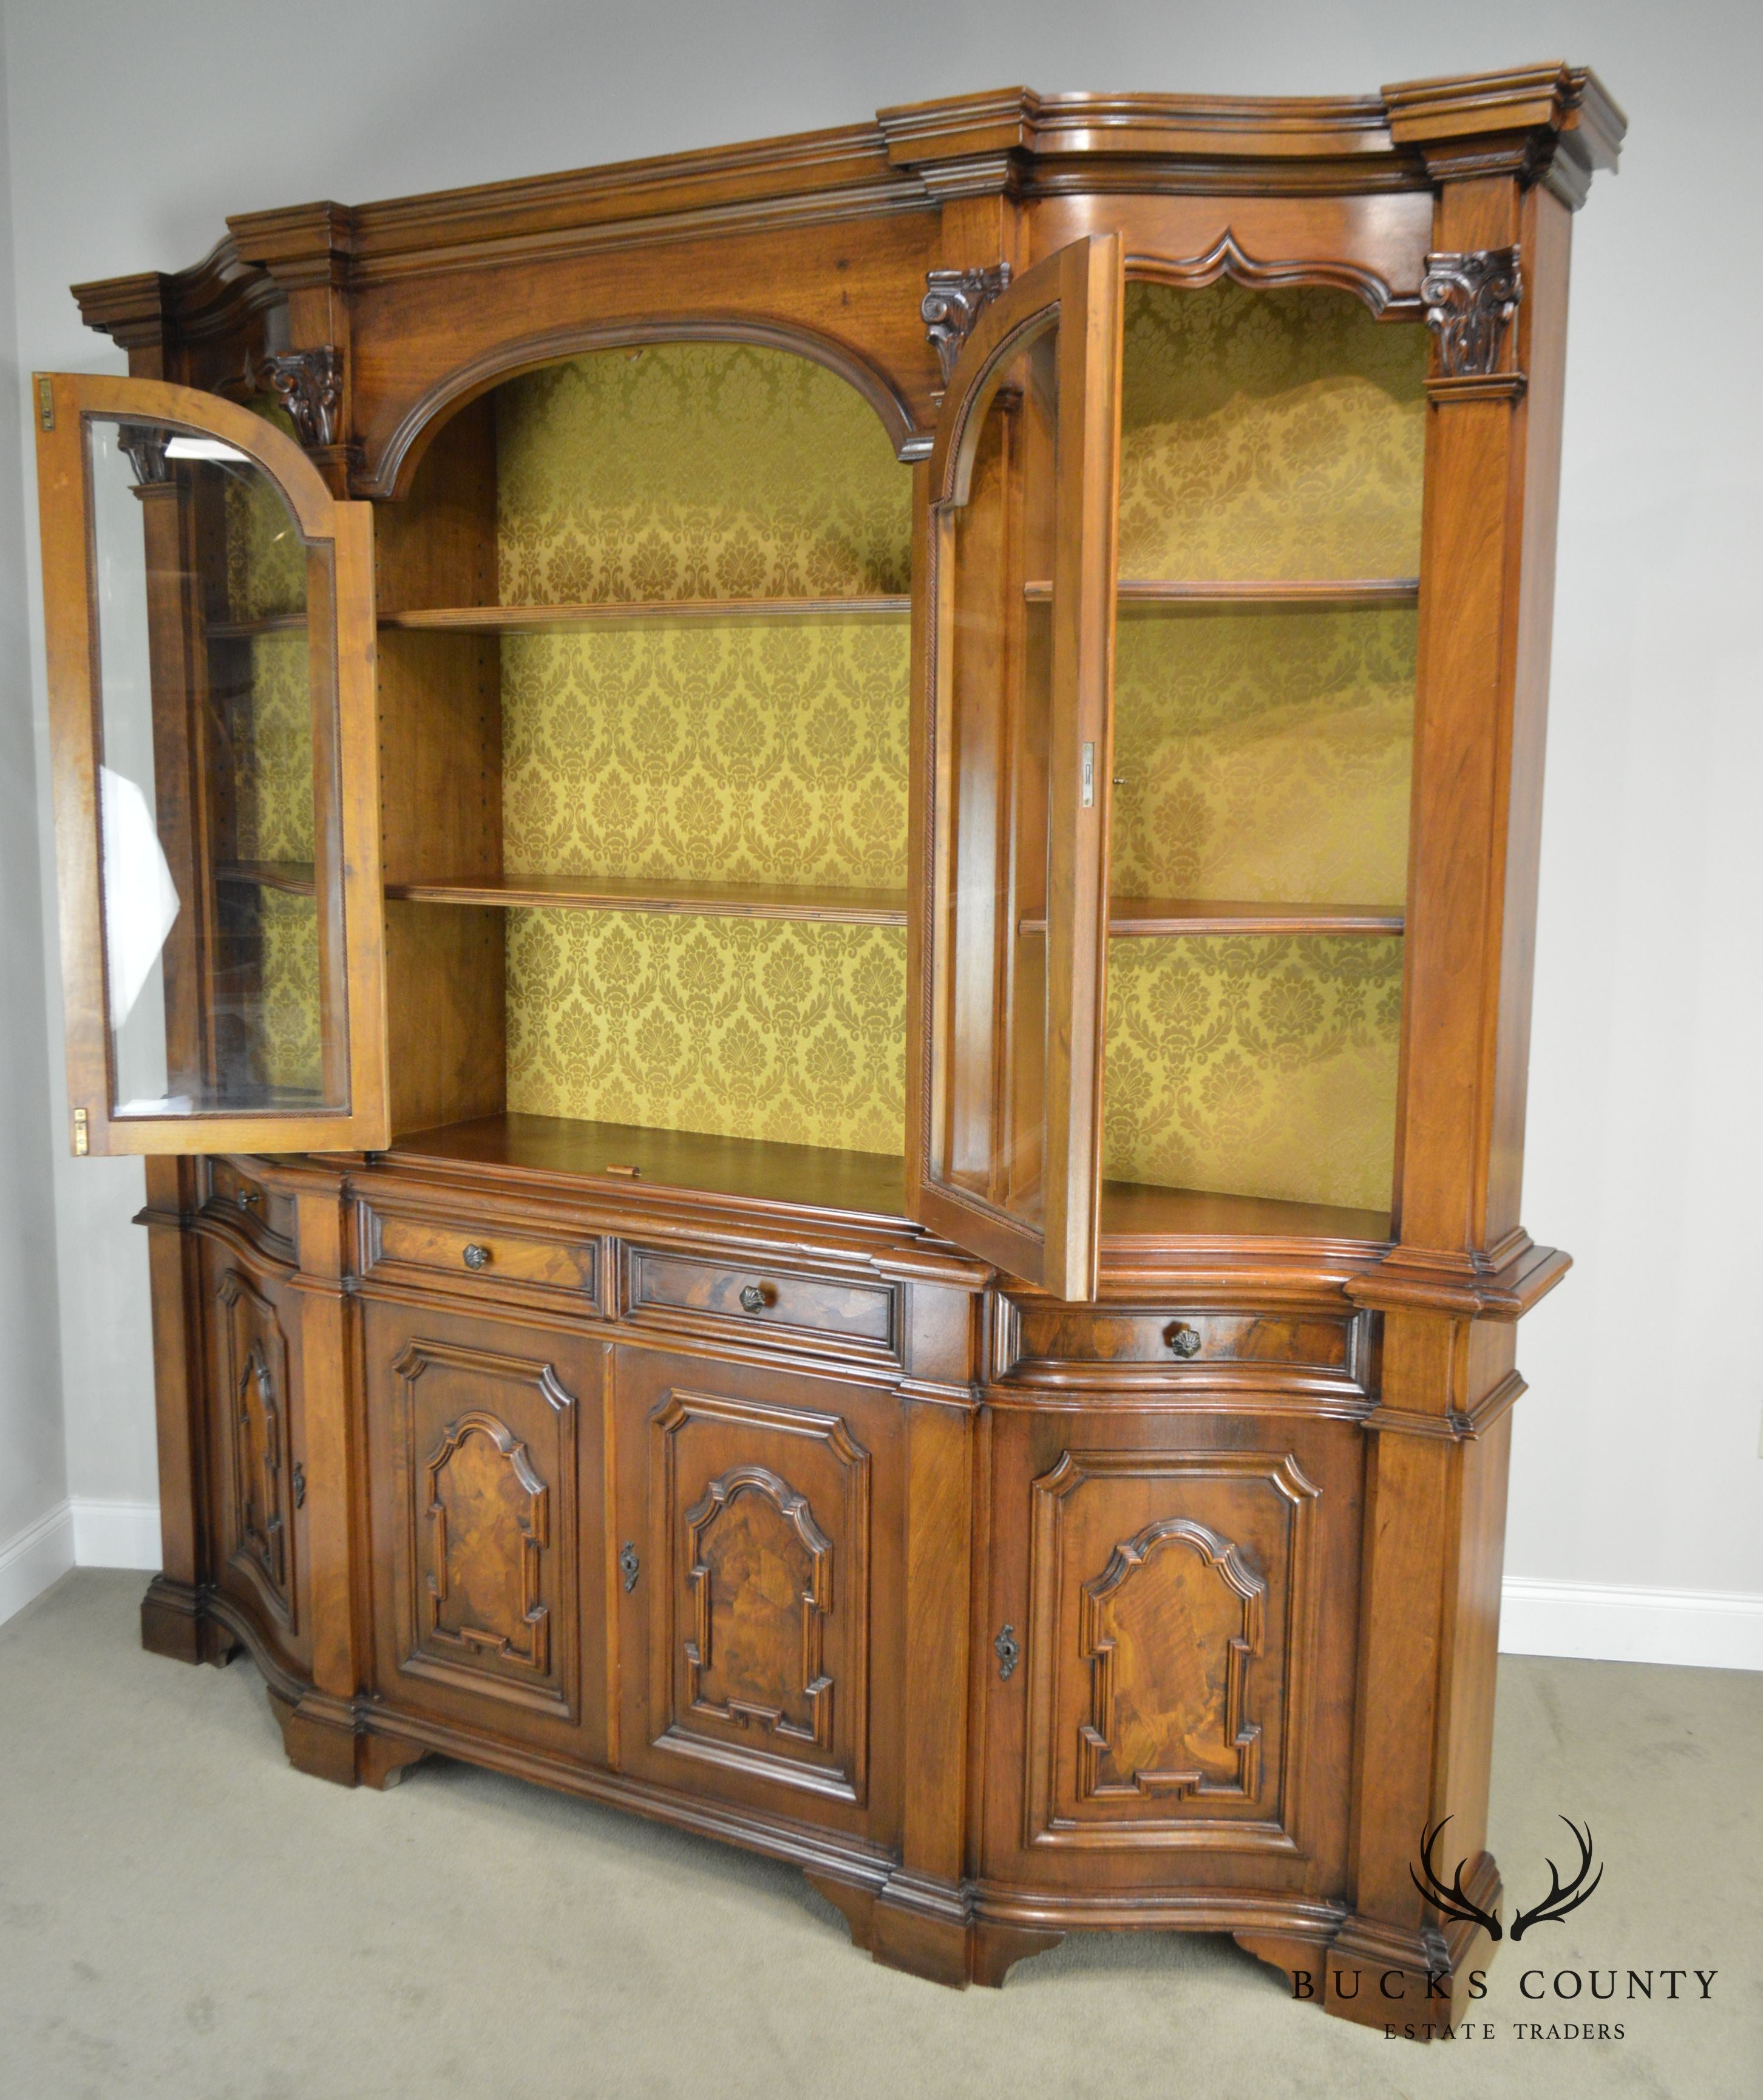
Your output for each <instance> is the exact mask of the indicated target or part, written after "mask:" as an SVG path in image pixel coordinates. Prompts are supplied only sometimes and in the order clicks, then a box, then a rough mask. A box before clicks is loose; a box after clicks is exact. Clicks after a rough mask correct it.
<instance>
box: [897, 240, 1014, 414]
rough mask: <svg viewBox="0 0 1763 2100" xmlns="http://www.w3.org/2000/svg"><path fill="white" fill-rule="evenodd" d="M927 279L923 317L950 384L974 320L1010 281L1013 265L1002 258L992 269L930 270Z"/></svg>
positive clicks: (939, 362) (927, 332) (932, 345)
mask: <svg viewBox="0 0 1763 2100" xmlns="http://www.w3.org/2000/svg"><path fill="white" fill-rule="evenodd" d="M924 282H925V286H926V290H925V293H924V297H923V299H922V300H920V302H919V319H920V320H922V321H923V323H924V333H925V334H926V336H927V337H928V338H929V341H930V346H931V347H932V350H934V351H936V353H937V363H938V364H940V365H941V367H942V373H943V384H944V386H947V385H948V384H949V381H950V375H951V374H952V373H954V368H955V360H956V359H957V358H959V356H960V355H961V346H962V344H963V343H964V342H966V341H967V337H968V336H969V335H970V334H971V333H972V330H973V324H974V323H975V322H976V320H978V319H979V317H980V315H981V314H982V313H983V312H984V311H985V309H986V307H989V305H990V304H991V302H992V301H993V300H994V299H995V298H997V297H998V293H1000V292H1002V291H1003V289H1005V287H1006V286H1007V285H1008V284H1009V282H1010V265H1009V264H1008V263H1007V262H998V263H996V264H994V266H993V267H991V268H990V269H989V270H929V271H926V272H925V276H924Z"/></svg>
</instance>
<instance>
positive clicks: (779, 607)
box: [380, 597, 912, 634]
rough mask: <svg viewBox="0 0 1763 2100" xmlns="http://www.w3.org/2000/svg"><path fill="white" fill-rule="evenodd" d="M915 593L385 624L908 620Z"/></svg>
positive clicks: (434, 614) (459, 611)
mask: <svg viewBox="0 0 1763 2100" xmlns="http://www.w3.org/2000/svg"><path fill="white" fill-rule="evenodd" d="M911 611H912V601H911V599H910V598H903V597H901V598H648V599H643V600H641V601H637V602H632V603H630V604H628V605H465V606H434V607H429V608H427V609H425V610H424V611H415V612H388V613H383V614H382V615H381V618H380V624H381V627H390V628H406V629H418V630H421V632H423V633H440V634H575V633H583V632H585V631H587V630H588V629H595V628H611V629H617V628H624V627H654V626H678V625H681V624H690V625H714V624H716V623H718V622H723V621H729V620H752V621H760V622H763V621H787V622H791V623H796V622H804V621H805V622H808V623H810V624H812V623H813V622H816V621H837V622H840V623H842V622H844V621H847V620H906V619H909V618H910V616H911Z"/></svg>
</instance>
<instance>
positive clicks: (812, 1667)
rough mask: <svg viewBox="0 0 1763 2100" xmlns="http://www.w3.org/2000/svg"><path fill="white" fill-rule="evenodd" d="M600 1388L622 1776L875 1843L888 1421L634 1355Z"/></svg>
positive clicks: (773, 1375) (782, 1382)
mask: <svg viewBox="0 0 1763 2100" xmlns="http://www.w3.org/2000/svg"><path fill="white" fill-rule="evenodd" d="M615 1383H616V1397H615V1405H614V1409H613V1410H612V1412H613V1421H614V1435H615V1438H616V1440H617V1446H618V1449H617V1460H616V1464H617V1474H618V1490H617V1493H618V1532H619V1538H618V1560H619V1599H620V1604H621V1609H620V1611H619V1623H618V1641H619V1683H620V1687H621V1695H620V1702H619V1706H620V1715H619V1718H620V1733H621V1740H620V1745H619V1762H620V1764H621V1766H622V1767H623V1768H624V1769H625V1770H626V1771H632V1772H636V1773H640V1774H641V1776H644V1777H645V1778H648V1779H653V1780H658V1781H660V1782H661V1783H663V1784H664V1785H671V1786H676V1787H681V1788H684V1789H687V1790H689V1791H690V1792H693V1793H718V1794H721V1795H723V1796H725V1797H726V1798H729V1799H731V1800H732V1801H734V1802H738V1803H742V1804H745V1805H748V1806H751V1807H754V1808H756V1809H760V1810H763V1811H772V1812H774V1813H778V1814H782V1815H787V1816H789V1817H791V1818H792V1819H794V1820H803V1819H804V1818H805V1819H808V1820H813V1821H815V1822H819V1823H824V1824H831V1825H832V1826H833V1827H835V1828H837V1829H841V1830H847V1831H851V1832H855V1833H867V1834H875V1833H877V1832H879V1831H884V1830H885V1829H888V1827H889V1825H890V1822H891V1819H892V1818H893V1814H894V1808H893V1785H894V1774H895V1772H896V1771H897V1762H896V1761H895V1759H894V1758H893V1757H892V1756H891V1755H890V1754H888V1741H887V1738H886V1736H885V1735H884V1734H883V1735H878V1730H879V1729H880V1728H881V1726H882V1717H883V1715H884V1714H886V1713H888V1712H890V1711H891V1710H893V1705H894V1704H895V1703H896V1702H895V1699H894V1692H893V1687H894V1686H895V1684H896V1683H897V1674H898V1669H899V1653H898V1643H899V1639H900V1630H901V1608H900V1579H901V1556H900V1543H899V1541H900V1508H899V1493H900V1490H899V1471H900V1467H899V1463H898V1451H899V1435H900V1425H899V1420H898V1415H899V1410H898V1407H897V1403H896V1402H895V1401H893V1398H892V1396H889V1395H888V1394H886V1393H884V1392H875V1391H872V1390H870V1389H869V1388H866V1387H863V1386H862V1385H858V1384H856V1383H846V1382H844V1381H842V1380H833V1379H814V1378H807V1377H800V1376H796V1375H794V1374H787V1373H778V1372H776V1371H772V1370H756V1369H753V1368H751V1367H748V1366H745V1365H734V1364H722V1363H716V1362H713V1361H707V1360H701V1359H697V1358H692V1357H674V1356H668V1355H662V1354H654V1353H650V1352H647V1351H643V1350H637V1349H632V1348H624V1349H620V1350H619V1352H618V1356H617V1366H616V1372H615Z"/></svg>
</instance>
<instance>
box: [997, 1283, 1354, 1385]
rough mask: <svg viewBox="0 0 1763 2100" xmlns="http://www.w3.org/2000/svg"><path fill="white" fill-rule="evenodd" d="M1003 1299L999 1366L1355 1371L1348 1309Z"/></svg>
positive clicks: (1029, 1368) (1342, 1374)
mask: <svg viewBox="0 0 1763 2100" xmlns="http://www.w3.org/2000/svg"><path fill="white" fill-rule="evenodd" d="M1006 1304H1007V1312H1006V1315H1005V1317H1004V1321H1003V1336H1002V1342H1003V1348H1002V1350H1001V1353H1000V1363H999V1370H1000V1373H1001V1374H1007V1373H1010V1372H1028V1373H1029V1374H1033V1373H1034V1372H1035V1371H1036V1370H1060V1369H1065V1370H1073V1371H1077V1370H1082V1369H1083V1368H1085V1367H1088V1366H1100V1365H1121V1366H1123V1367H1126V1366H1139V1365H1144V1366H1152V1365H1154V1366H1156V1367H1157V1368H1158V1369H1160V1370H1170V1371H1175V1372H1180V1371H1183V1370H1193V1371H1204V1370H1206V1369H1207V1368H1208V1367H1210V1366H1216V1365H1226V1364H1228V1365H1267V1366H1268V1367H1270V1368H1272V1369H1276V1370H1300V1371H1320V1372H1323V1373H1324V1374H1333V1375H1335V1376H1337V1377H1342V1378H1346V1379H1355V1378H1356V1376H1357V1369H1358V1355H1359V1350H1358V1333H1359V1330H1358V1326H1357V1323H1356V1321H1355V1317H1354V1316H1353V1315H1351V1314H1350V1313H1349V1314H1344V1315H1342V1316H1341V1317H1331V1316H1330V1315H1329V1314H1327V1313H1320V1312H1312V1313H1305V1312H1298V1313H1291V1312H1279V1313H1267V1312H1217V1311H1213V1310H1207V1311H1203V1312H1176V1311H1171V1310H1169V1309H1167V1308H1155V1309H1153V1308H1138V1307H1122V1308H1113V1307H1100V1306H1073V1305H1017V1304H1015V1303H1014V1301H1006Z"/></svg>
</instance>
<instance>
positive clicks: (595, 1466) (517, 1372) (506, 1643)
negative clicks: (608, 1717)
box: [363, 1303, 606, 1763]
mask: <svg viewBox="0 0 1763 2100" xmlns="http://www.w3.org/2000/svg"><path fill="white" fill-rule="evenodd" d="M363 1333H364V1352H365V1360H366V1380H367V1416H368V1469H369V1506H370V1510H371V1522H372V1527H373V1534H374V1537H373V1555H372V1564H373V1569H374V1581H375V1586H376V1595H375V1610H374V1655H375V1676H376V1685H377V1690H378V1692H379V1693H380V1696H381V1697H382V1698H383V1699H385V1700H386V1701H387V1702H388V1703H389V1704H390V1705H398V1706H403V1707H407V1708H411V1709H414V1710H420V1711H421V1712H424V1713H427V1714H432V1715H434V1716H435V1717H437V1718H442V1719H446V1720H452V1721H457V1722H460V1723H464V1724H465V1725H468V1726H470V1727H478V1728H489V1729H491V1730H492V1731H494V1732H496V1733H497V1734H500V1735H504V1736H509V1735H512V1736H516V1737H518V1738H519V1739H520V1740H524V1741H527V1742H531V1743H532V1744H533V1745H536V1746H538V1747H543V1748H546V1749H553V1750H556V1751H559V1752H562V1753H563V1754H566V1755H569V1756H571V1757H575V1758H583V1759H586V1760H588V1761H589V1762H595V1763H599V1762H603V1761H604V1758H605V1741H606V1730H605V1682H606V1676H605V1640H604V1635H603V1630H602V1629H603V1619H604V1600H605V1585H604V1581H603V1577H602V1553H601V1544H602V1537H603V1534H604V1527H605V1513H604V1507H603V1489H602V1479H603V1476H602V1470H601V1464H600V1454H601V1451H602V1428H601V1409H602V1395H603V1390H604V1378H605V1362H606V1347H605V1344H604V1343H602V1342H600V1341H598V1340H597V1339H594V1338H593V1337H592V1336H590V1335H581V1334H580V1333H576V1332H572V1331H571V1330H569V1329H568V1328H566V1327H562V1326H558V1327H550V1326H540V1325H539V1324H537V1323H534V1324H532V1325H530V1326H529V1325H527V1324H526V1323H524V1322H519V1321H505V1320H502V1319H499V1318H496V1317H482V1318H479V1317H473V1316H470V1315H465V1316H461V1315H455V1314H450V1313H443V1312H429V1311H427V1310H426V1309H423V1308H411V1307H409V1306H405V1305H391V1304H378V1303H370V1304H368V1305H367V1306H366V1307H365V1308H364V1318H363Z"/></svg>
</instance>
